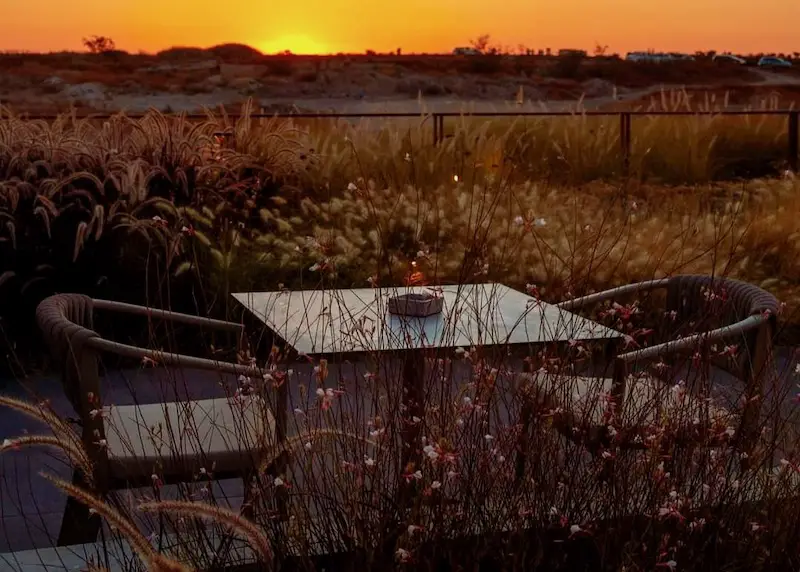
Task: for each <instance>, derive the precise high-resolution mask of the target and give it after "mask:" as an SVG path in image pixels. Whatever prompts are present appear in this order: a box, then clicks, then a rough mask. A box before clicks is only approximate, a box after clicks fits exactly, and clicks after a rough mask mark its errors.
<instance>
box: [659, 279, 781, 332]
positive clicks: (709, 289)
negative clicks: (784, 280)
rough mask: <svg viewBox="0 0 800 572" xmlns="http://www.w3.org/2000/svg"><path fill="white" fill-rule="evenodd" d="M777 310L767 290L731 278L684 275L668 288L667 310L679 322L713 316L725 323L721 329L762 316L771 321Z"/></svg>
mask: <svg viewBox="0 0 800 572" xmlns="http://www.w3.org/2000/svg"><path fill="white" fill-rule="evenodd" d="M779 308H780V305H779V303H778V300H777V299H776V298H775V296H773V295H772V294H770V293H769V292H767V291H766V290H763V289H761V288H759V287H758V286H755V285H753V284H749V283H747V282H742V281H741V280H735V279H733V278H722V277H716V276H705V275H698V274H684V275H678V276H673V277H672V278H670V280H669V284H668V285H667V310H674V311H675V312H676V313H677V315H678V319H679V320H680V319H684V320H688V319H697V318H700V319H702V318H708V317H710V314H715V315H716V316H717V317H718V318H719V319H721V320H722V321H723V322H725V324H721V325H730V324H733V323H736V322H741V321H742V320H745V319H746V318H748V317H750V316H755V315H759V314H763V313H764V312H770V313H771V314H772V316H773V317H774V316H775V315H776V314H777V313H778V310H779Z"/></svg>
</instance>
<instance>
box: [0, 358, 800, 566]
mask: <svg viewBox="0 0 800 572" xmlns="http://www.w3.org/2000/svg"><path fill="white" fill-rule="evenodd" d="M793 351H794V350H793V349H792V348H779V349H778V356H777V366H778V370H779V372H781V375H780V380H779V385H780V386H781V388H782V389H783V391H784V392H786V394H787V395H789V396H793V395H794V394H795V393H796V392H797V391H796V389H794V385H795V380H794V376H793V364H792V363H790V362H791V360H792V357H791V356H792V354H793ZM298 367H299V368H309V367H310V366H307V365H306V366H302V365H301V366H298ZM357 367H358V366H357ZM156 371H157V370H135V371H118V372H113V373H111V374H108V375H106V377H105V378H104V381H103V383H104V387H103V389H102V393H103V400H104V402H105V403H114V404H117V405H125V404H131V403H134V402H138V403H157V402H160V401H163V400H164V399H163V398H162V396H163V395H164V389H163V385H162V383H161V381H163V380H159V379H158V376H157V375H154V373H155V372H156ZM308 373H309V374H310V369H309V372H308ZM332 373H333V372H332ZM220 381H221V378H220V376H219V374H216V373H213V372H212V373H209V372H192V373H191V390H190V391H189V392H188V393H190V397H191V398H192V399H207V398H213V397H222V396H223V395H224V391H225V390H224V389H223V384H221V383H220ZM224 383H235V380H233V379H232V378H228V379H226V380H225V381H224ZM714 384H715V386H719V388H720V389H721V391H722V393H725V390H726V389H730V388H731V385H732V384H731V378H730V377H728V376H726V374H724V372H721V371H720V372H716V373H715V374H714ZM297 385H298V384H292V385H291V387H292V391H291V395H290V405H289V407H290V408H292V409H293V408H294V407H296V406H297V404H298V403H300V402H301V395H300V392H299V390H298V388H297ZM31 391H33V392H34V393H35V394H36V395H37V396H38V397H39V398H41V399H48V400H49V401H50V403H51V405H52V406H53V408H54V409H55V410H56V411H57V412H58V413H59V414H63V415H70V416H74V413H73V412H72V410H71V406H70V405H69V404H68V402H67V401H66V398H65V397H64V393H63V390H62V387H61V382H60V379H59V378H58V377H56V376H48V377H42V378H38V379H34V380H31V381H28V382H25V383H22V382H18V381H16V380H0V394H4V395H9V396H14V397H19V398H24V399H27V398H29V397H30V395H31ZM779 391H780V389H779ZM311 399H313V396H312V397H311ZM782 407H783V408H788V407H794V405H793V404H792V403H790V401H789V400H788V399H787V400H786V403H784V404H783V406H782ZM784 411H785V409H784ZM290 413H291V412H290ZM290 419H291V418H290ZM42 430H43V428H42V427H41V426H39V425H38V424H37V423H36V422H35V421H33V420H31V419H29V418H27V417H25V416H23V415H21V414H19V413H17V412H15V411H12V410H3V411H2V412H0V441H2V440H3V439H5V438H10V437H14V436H18V435H21V434H24V433H25V432H28V433H34V434H36V433H41V432H42ZM40 471H47V472H49V473H52V474H55V475H57V476H60V477H61V478H64V479H66V480H69V479H70V477H71V471H70V469H69V468H68V466H67V465H66V463H65V462H64V460H63V459H61V458H59V456H58V455H57V454H55V453H53V452H52V451H48V450H46V449H43V448H36V447H30V448H26V449H25V450H22V451H13V452H8V453H5V454H3V455H0V519H2V520H0V553H5V552H13V551H21V550H28V549H32V548H44V547H48V546H52V545H53V544H54V543H55V540H56V537H57V535H58V530H59V527H60V525H61V518H62V515H63V511H64V506H65V503H66V498H65V496H64V494H63V493H62V492H61V491H59V490H57V489H56V488H55V487H54V486H53V485H51V484H50V483H49V482H47V481H46V480H44V479H43V478H42V477H40V476H39V475H38V473H39V472H40ZM171 488H172V487H165V491H164V494H165V497H167V498H168V497H169V496H171V493H170V489H171ZM213 494H214V495H215V497H216V498H217V499H218V500H219V499H223V502H224V503H225V504H228V505H230V506H231V507H233V508H235V507H237V506H239V505H240V504H241V501H242V482H241V481H240V480H238V479H237V480H228V481H219V482H218V484H217V485H216V489H215V490H214V491H213ZM1 564H2V558H0V565H1ZM0 567H1V566H0Z"/></svg>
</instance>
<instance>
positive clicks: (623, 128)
mask: <svg viewBox="0 0 800 572" xmlns="http://www.w3.org/2000/svg"><path fill="white" fill-rule="evenodd" d="M116 115H119V114H118V113H117V114H97V115H84V116H76V118H77V119H91V120H106V119H111V118H112V117H115V116H116ZM587 116H588V117H618V118H619V135H620V137H619V142H620V153H621V155H622V162H623V169H624V170H625V171H627V169H628V167H629V165H630V158H631V129H632V120H633V118H634V117H645V116H646V117H653V116H669V117H697V116H782V117H785V118H786V120H787V141H786V161H787V165H788V167H789V169H791V170H792V171H797V170H798V162H799V159H800V158H799V157H798V154H799V153H798V151H799V150H800V129H799V128H798V126H800V110H796V109H768V110H721V111H592V110H586V111H486V112H455V111H454V112H440V113H420V112H416V113H391V112H384V113H332V112H331V113H253V114H250V115H249V117H250V118H252V119H272V118H285V119H370V118H372V119H399V118H414V117H423V118H424V119H425V120H427V119H428V118H430V120H431V122H432V124H433V144H434V145H438V144H440V143H441V142H442V141H444V140H445V138H446V136H445V133H444V125H445V124H444V120H445V118H447V117H482V118H493V117H495V118H497V117H576V118H577V117H587ZM20 117H22V118H24V119H30V120H34V119H37V120H54V119H56V118H57V117H59V116H58V115H52V114H51V115H21V116H20ZM127 117H130V118H132V119H137V118H141V117H144V115H143V114H139V115H127ZM184 117H185V118H186V119H188V120H190V121H192V120H194V121H205V120H208V118H209V116H208V115H205V114H185V115H184ZM226 117H228V118H230V119H238V118H240V117H242V115H241V114H236V113H229V114H226ZM1 120H2V118H0V121H1ZM218 135H220V136H230V135H232V133H230V132H220V133H218Z"/></svg>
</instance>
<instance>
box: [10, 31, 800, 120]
mask: <svg viewBox="0 0 800 572" xmlns="http://www.w3.org/2000/svg"><path fill="white" fill-rule="evenodd" d="M788 76H792V77H794V76H795V74H794V72H793V71H789V72H788V73H787V77H788ZM761 81H763V77H762V76H761V75H760V74H758V73H757V72H755V71H754V70H753V69H752V68H750V67H741V66H733V67H731V66H720V65H715V64H714V63H712V62H711V61H709V60H707V59H701V60H698V61H687V62H675V63H672V64H669V65H658V64H647V63H631V62H625V61H622V60H620V59H619V58H614V57H600V58H590V59H585V60H581V59H575V58H557V57H548V56H512V55H484V56H469V57H467V56H464V57H455V56H447V55H444V56H436V55H409V56H395V55H368V56H364V55H340V56H324V57H323V56H319V57H314V56H264V55H262V54H260V53H258V52H257V51H255V50H253V49H252V48H248V47H247V46H239V45H224V46H218V47H215V48H211V49H208V50H201V49H197V48H174V49H171V50H166V51H164V52H161V53H159V54H156V55H136V54H128V53H126V52H120V51H111V52H107V53H100V54H81V53H54V54H0V100H2V102H4V103H5V104H6V105H9V104H10V105H12V106H13V107H14V109H15V110H16V111H17V112H32V113H53V112H56V111H63V110H66V109H67V108H69V107H70V106H84V107H95V108H98V109H105V110H114V109H121V108H123V107H124V106H125V101H126V100H123V99H120V98H121V97H122V96H142V97H144V96H151V97H152V96H153V95H155V94H173V95H175V94H184V95H187V96H199V95H209V94H215V95H217V96H218V98H220V100H222V99H225V101H226V102H228V99H229V98H227V97H226V98H223V97H222V96H223V95H224V94H227V95H230V96H234V95H235V96H236V97H235V98H234V100H235V101H230V103H234V102H236V103H240V102H241V101H243V100H244V99H246V98H247V96H248V95H253V96H257V97H261V98H293V99H298V98H299V99H302V98H311V97H359V98H360V97H366V98H398V97H399V98H404V97H406V98H407V97H416V96H417V94H418V93H422V94H423V95H424V96H426V97H436V96H450V97H458V98H463V99H467V100H479V99H492V100H511V99H513V98H514V95H515V94H516V92H517V90H518V89H519V88H520V87H523V88H524V89H525V90H526V93H527V94H528V98H529V99H531V100H533V101H536V100H542V101H548V100H550V101H553V100H577V99H578V98H580V97H581V95H583V94H588V95H590V96H604V97H605V96H610V95H611V94H612V92H613V91H614V89H617V90H620V91H625V90H626V89H640V88H646V87H651V86H653V85H673V84H676V85H698V84H700V85H717V84H719V85H731V86H733V85H737V84H757V83H759V82H761ZM87 86H90V87H91V89H92V90H94V91H92V92H90V93H88V94H87V93H85V91H86V90H87V89H89V87H87ZM128 104H129V102H128Z"/></svg>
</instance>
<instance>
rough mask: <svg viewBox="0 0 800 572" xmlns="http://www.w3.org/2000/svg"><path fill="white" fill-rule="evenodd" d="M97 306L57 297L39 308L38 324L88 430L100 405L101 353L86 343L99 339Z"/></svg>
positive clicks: (78, 296)
mask: <svg viewBox="0 0 800 572" xmlns="http://www.w3.org/2000/svg"><path fill="white" fill-rule="evenodd" d="M93 311H94V304H93V302H92V299H91V298H89V297H88V296H84V295H82V294H56V295H55V296H50V297H49V298H46V299H45V300H43V301H42V302H41V303H40V304H39V306H38V307H37V308H36V322H37V324H38V326H39V329H40V331H41V333H42V337H43V338H44V342H45V344H46V345H47V348H48V350H49V351H50V354H51V356H52V357H53V359H54V360H55V361H56V363H57V364H58V367H59V368H60V371H61V374H62V382H63V384H64V392H65V393H66V395H67V399H69V401H70V403H71V404H72V406H73V407H74V408H75V411H76V412H77V413H78V414H79V415H80V417H81V420H82V421H83V422H84V427H85V428H86V425H87V421H88V419H89V418H90V417H91V415H90V412H91V411H92V409H96V408H97V407H98V405H99V403H100V376H99V368H98V359H97V353H96V352H95V351H93V350H92V349H90V348H89V347H88V346H87V344H86V342H87V341H88V340H90V339H92V338H97V337H99V335H98V334H97V333H96V332H95V331H94V330H93V329H92V328H93V324H94V318H93Z"/></svg>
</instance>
